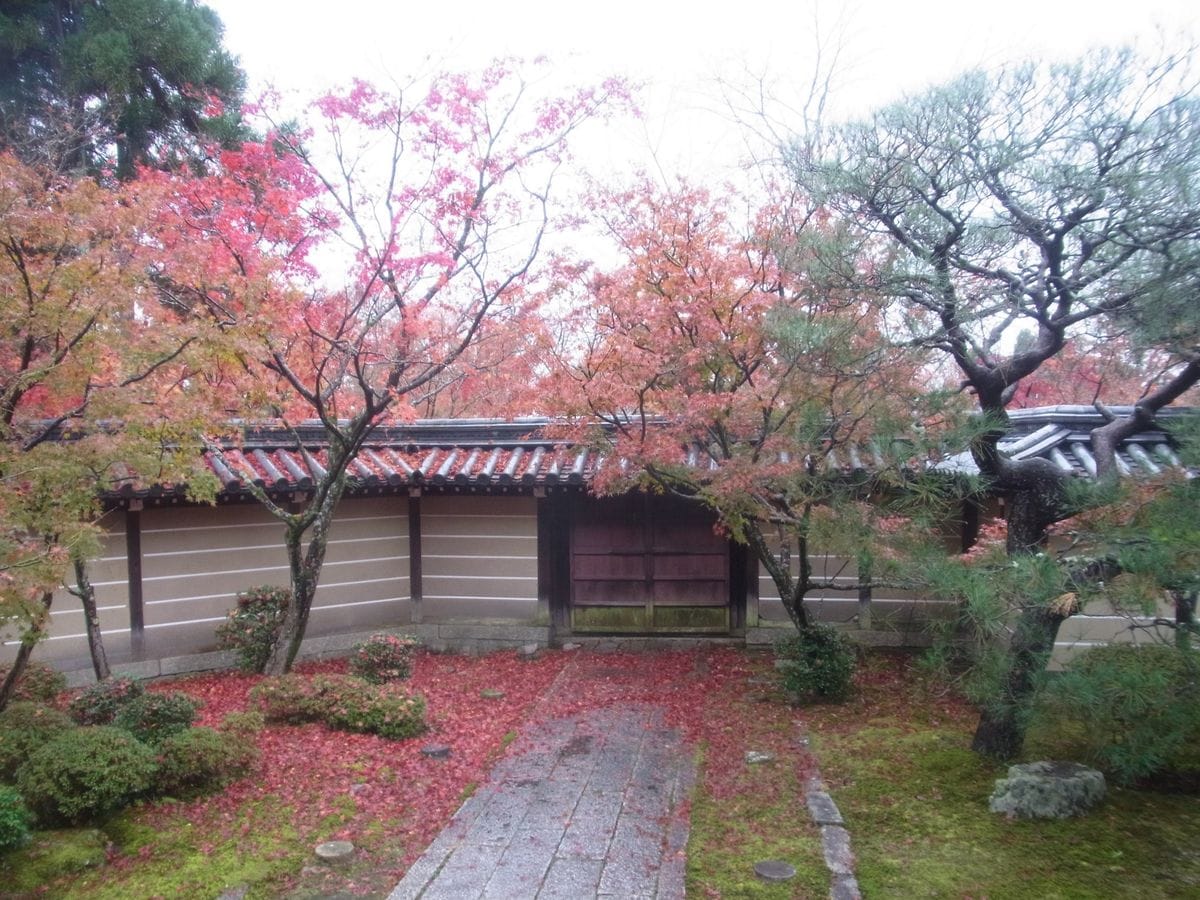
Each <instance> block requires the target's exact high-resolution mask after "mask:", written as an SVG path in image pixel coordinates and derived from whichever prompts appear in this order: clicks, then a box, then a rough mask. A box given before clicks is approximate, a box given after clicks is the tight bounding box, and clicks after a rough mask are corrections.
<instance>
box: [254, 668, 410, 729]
mask: <svg viewBox="0 0 1200 900" xmlns="http://www.w3.org/2000/svg"><path fill="white" fill-rule="evenodd" d="M250 698H251V700H252V701H253V702H254V703H255V704H257V705H258V707H259V708H260V709H261V710H262V712H263V714H264V715H265V716H266V718H267V721H269V722H284V723H287V724H293V725H296V724H301V723H304V722H323V723H324V724H326V725H328V726H329V727H330V728H336V729H339V730H342V731H356V732H365V733H368V734H378V735H380V736H381V737H387V738H392V739H395V740H399V739H401V738H407V737H413V736H414V735H417V734H420V733H421V732H422V731H424V730H425V701H424V700H423V699H422V698H420V697H417V696H413V695H410V694H408V693H407V692H406V691H404V690H403V689H401V688H400V687H398V686H391V685H375V684H371V683H370V682H368V681H364V680H363V679H361V678H357V677H355V676H353V675H317V676H314V677H312V678H307V677H305V676H303V675H296V674H290V675H281V676H279V677H277V678H268V679H265V680H264V681H263V682H262V683H261V684H259V685H257V686H255V688H254V690H252V691H251V692H250Z"/></svg>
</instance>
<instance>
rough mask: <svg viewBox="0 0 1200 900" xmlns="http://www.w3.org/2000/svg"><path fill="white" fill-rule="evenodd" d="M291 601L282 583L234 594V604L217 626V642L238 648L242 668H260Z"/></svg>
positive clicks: (290, 596)
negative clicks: (235, 597)
mask: <svg viewBox="0 0 1200 900" xmlns="http://www.w3.org/2000/svg"><path fill="white" fill-rule="evenodd" d="M291 602H292V592H291V590H290V589H288V588H284V587H273V586H271V585H262V586H260V587H253V588H250V589H249V590H247V591H243V592H242V593H240V594H238V596H237V607H236V608H234V609H231V610H230V611H229V614H228V616H227V617H226V620H225V623H224V624H222V625H221V626H220V627H219V628H218V629H217V642H218V644H219V645H220V646H221V647H223V648H225V649H227V650H236V651H237V654H238V660H239V665H240V666H241V668H242V669H243V670H244V671H247V672H261V671H263V669H264V668H265V667H266V665H267V660H268V659H270V658H271V648H272V647H274V646H275V641H276V640H277V639H278V637H279V631H280V629H281V628H282V627H283V617H284V615H285V614H286V613H287V608H288V605H289V604H290V603H291Z"/></svg>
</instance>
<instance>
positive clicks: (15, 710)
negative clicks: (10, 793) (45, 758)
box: [0, 701, 75, 781]
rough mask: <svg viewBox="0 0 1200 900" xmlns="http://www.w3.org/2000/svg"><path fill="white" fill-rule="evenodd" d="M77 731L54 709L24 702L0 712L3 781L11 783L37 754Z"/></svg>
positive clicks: (0, 762) (0, 769) (0, 753)
mask: <svg viewBox="0 0 1200 900" xmlns="http://www.w3.org/2000/svg"><path fill="white" fill-rule="evenodd" d="M74 727H75V723H74V722H72V721H71V717H70V716H68V715H67V714H66V713H64V712H61V711H59V710H57V709H54V708H53V707H49V706H41V705H39V704H37V703H29V702H26V701H22V702H20V703H10V704H8V706H7V708H5V710H4V711H3V712H0V781H12V780H13V779H14V778H15V777H16V774H17V769H18V768H20V766H21V764H22V763H23V762H25V760H27V759H28V758H29V756H30V754H31V753H33V751H34V750H36V749H38V748H39V747H41V746H43V745H44V744H47V743H49V742H50V741H52V740H54V739H55V738H56V737H58V736H59V735H60V734H62V733H63V732H64V731H69V730H71V729H72V728H74Z"/></svg>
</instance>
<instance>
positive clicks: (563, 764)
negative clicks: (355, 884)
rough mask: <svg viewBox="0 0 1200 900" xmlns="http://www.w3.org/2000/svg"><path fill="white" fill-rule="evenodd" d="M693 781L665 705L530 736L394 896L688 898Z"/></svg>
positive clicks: (401, 899)
mask: <svg viewBox="0 0 1200 900" xmlns="http://www.w3.org/2000/svg"><path fill="white" fill-rule="evenodd" d="M694 778H695V771H694V765H693V762H692V754H691V752H690V750H689V748H688V747H687V746H686V745H685V744H684V742H683V738H682V736H681V735H680V734H679V733H678V732H677V731H675V730H673V729H670V728H667V727H666V726H665V724H664V721H663V714H662V710H661V709H660V708H659V707H656V706H653V705H648V704H627V705H623V706H619V707H612V708H608V709H597V710H589V711H585V712H583V713H580V714H578V715H575V716H571V717H569V718H562V719H553V720H550V721H547V722H544V723H541V724H540V725H538V726H536V727H534V728H532V729H530V730H529V731H528V732H527V733H525V734H523V735H522V736H521V737H520V738H519V739H518V740H517V742H516V743H515V744H514V745H513V747H512V748H510V752H509V755H508V756H507V757H506V758H505V759H503V760H502V761H501V762H500V763H498V764H497V765H496V767H495V768H494V769H493V770H492V772H491V774H490V775H489V777H488V780H487V781H486V782H485V783H484V784H483V786H482V787H480V788H479V790H478V791H476V792H475V794H474V795H473V796H472V797H471V798H470V799H469V800H467V802H466V803H464V804H463V805H462V807H461V808H460V809H459V810H458V812H457V813H455V814H454V817H453V819H451V821H450V824H449V825H447V826H446V828H445V829H444V830H443V831H442V833H441V834H440V835H438V837H437V838H436V839H435V840H434V841H433V843H432V844H430V845H429V848H428V849H427V850H426V851H425V852H424V854H422V855H421V857H420V858H419V859H418V860H417V861H416V862H415V863H414V864H413V866H412V868H411V869H409V870H408V873H407V874H406V875H405V876H404V878H403V879H402V880H401V881H400V883H399V884H398V885H397V886H396V888H395V890H393V891H392V893H391V895H390V900H417V898H421V900H441V898H445V900H450V898H455V900H459V898H463V900H465V898H483V897H487V898H492V897H495V898H513V897H529V898H545V900H551V898H571V900H575V898H579V897H606V898H614V900H615V898H634V897H644V898H663V900H675V898H683V896H684V890H683V883H684V862H685V860H684V850H685V848H686V846H687V837H688V821H687V817H686V816H685V815H684V814H683V809H685V808H686V806H685V804H684V801H686V800H687V798H688V797H689V796H690V794H691V789H692V784H693V781H694Z"/></svg>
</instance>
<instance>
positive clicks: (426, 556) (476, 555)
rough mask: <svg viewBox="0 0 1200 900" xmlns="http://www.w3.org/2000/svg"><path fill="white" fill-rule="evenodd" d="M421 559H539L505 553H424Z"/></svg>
mask: <svg viewBox="0 0 1200 900" xmlns="http://www.w3.org/2000/svg"><path fill="white" fill-rule="evenodd" d="M421 559H452V560H460V559H520V560H526V561H528V560H534V561H536V560H537V556H510V555H508V554H505V555H503V556H497V555H496V554H495V553H422V554H421Z"/></svg>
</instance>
